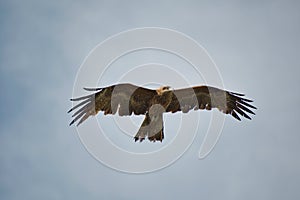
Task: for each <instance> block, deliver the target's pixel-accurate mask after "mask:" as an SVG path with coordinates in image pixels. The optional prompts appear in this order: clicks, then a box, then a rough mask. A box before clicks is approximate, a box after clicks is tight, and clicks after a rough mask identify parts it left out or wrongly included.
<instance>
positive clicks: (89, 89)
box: [83, 87, 102, 91]
mask: <svg viewBox="0 0 300 200" xmlns="http://www.w3.org/2000/svg"><path fill="white" fill-rule="evenodd" d="M83 89H84V90H86V91H99V90H102V88H86V87H84V88H83Z"/></svg>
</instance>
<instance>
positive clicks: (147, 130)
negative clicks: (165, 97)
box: [134, 113, 164, 142]
mask: <svg viewBox="0 0 300 200" xmlns="http://www.w3.org/2000/svg"><path fill="white" fill-rule="evenodd" d="M146 136H147V137H148V139H149V140H150V141H151V142H156V141H161V142H162V140H163V139H164V127H163V116H162V113H160V114H159V115H157V116H152V118H151V117H150V116H149V114H148V113H147V114H146V116H145V119H144V121H143V123H142V125H141V127H140V129H139V130H138V132H137V134H136V135H135V136H134V140H135V141H138V140H139V141H140V142H142V141H143V140H145V138H146Z"/></svg>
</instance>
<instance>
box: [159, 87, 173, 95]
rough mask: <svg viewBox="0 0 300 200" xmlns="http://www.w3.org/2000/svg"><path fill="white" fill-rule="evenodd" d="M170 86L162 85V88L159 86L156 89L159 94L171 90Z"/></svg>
mask: <svg viewBox="0 0 300 200" xmlns="http://www.w3.org/2000/svg"><path fill="white" fill-rule="evenodd" d="M170 88H171V87H170V86H161V87H160V88H158V89H157V90H156V92H157V94H159V95H162V93H164V92H166V91H169V90H170Z"/></svg>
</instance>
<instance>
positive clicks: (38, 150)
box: [0, 0, 300, 199]
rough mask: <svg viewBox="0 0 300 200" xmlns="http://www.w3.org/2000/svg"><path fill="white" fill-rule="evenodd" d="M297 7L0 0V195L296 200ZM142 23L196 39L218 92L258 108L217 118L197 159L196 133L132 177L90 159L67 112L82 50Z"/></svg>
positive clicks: (299, 176) (299, 166)
mask: <svg viewBox="0 0 300 200" xmlns="http://www.w3.org/2000/svg"><path fill="white" fill-rule="evenodd" d="M299 10H300V3H299V2H298V1H223V2H220V1H182V2H181V3H176V2H175V1H163V2H161V1H157V2H155V1H132V3H130V4H129V3H128V2H127V3H125V1H119V2H118V1H73V2H71V1H31V0H29V1H14V0H12V1H11V0H10V1H1V3H0V26H1V31H0V56H1V57H0V88H1V98H0V113H1V115H0V118H1V126H0V131H1V132H0V162H1V164H0V199H140V198H142V199H153V198H158V197H159V198H164V199H176V198H177V199H183V198H185V199H299V198H300V191H299V185H300V159H299V152H300V145H299V143H300V133H299V129H298V125H299V122H300V121H299V119H300V118H299V113H298V105H299V103H300V94H299V89H298V86H299V83H300V78H299V77H300V76H299V74H300V61H299V56H300V55H299V52H300V40H299V35H300V12H299ZM145 26H147V27H149V26H155V27H163V28H169V29H174V30H177V31H180V32H183V33H185V34H187V35H189V36H190V37H192V38H193V39H195V40H196V41H197V42H198V43H199V44H201V45H202V46H203V47H204V48H205V49H206V50H207V51H208V53H209V54H210V56H211V57H212V59H213V60H214V62H215V63H216V65H217V66H218V68H219V70H220V73H221V75H222V78H223V81H224V85H225V88H226V89H228V90H234V91H239V92H243V93H246V94H247V96H248V97H249V98H252V99H254V100H255V103H254V104H255V105H256V106H257V107H258V110H257V112H256V113H257V115H256V116H254V117H253V120H252V121H248V120H243V121H242V122H238V121H236V120H234V119H233V118H232V117H230V116H228V117H226V119H225V125H224V129H223V131H222V136H221V138H220V140H219V142H218V144H217V145H216V147H215V148H214V150H213V151H212V152H211V154H210V155H209V156H208V157H207V158H205V159H204V160H199V159H198V150H199V147H200V145H201V143H202V140H203V134H204V132H203V131H201V130H200V131H199V134H198V135H197V136H196V138H195V141H194V143H193V144H192V146H191V148H189V149H188V151H187V152H185V154H184V155H183V156H182V157H181V158H180V159H179V160H178V161H176V162H175V163H174V164H172V165H171V166H169V167H167V168H164V169H162V170H159V171H156V172H153V173H148V174H139V175H134V174H127V173H121V172H118V171H115V170H112V169H110V168H109V167H106V166H105V165H103V164H101V163H100V162H98V161H97V160H96V159H94V158H93V156H91V154H89V152H87V151H86V149H85V148H84V146H83V144H82V143H81V142H80V139H79V137H78V134H77V132H76V129H75V128H74V127H69V126H68V124H69V122H70V120H71V116H70V115H68V114H67V113H66V111H67V110H68V109H69V108H70V107H71V103H70V102H69V98H70V97H71V96H72V90H73V84H74V81H75V77H76V73H77V71H78V69H79V66H80V65H81V63H82V62H83V60H84V58H85V57H86V56H87V55H88V53H89V52H90V51H91V50H92V49H93V48H94V47H95V46H96V45H97V44H99V43H100V42H102V41H104V40H105V39H106V38H108V37H109V36H111V35H114V34H117V33H119V32H121V31H125V30H128V29H132V28H138V27H145ZM123 62H124V63H126V62H125V61H123ZM118 63H120V64H122V60H120V62H118ZM124 63H123V64H124ZM127 64H128V63H127ZM109 77H110V76H108V77H106V81H110V82H111V84H113V83H115V82H116V80H115V77H113V76H111V78H109ZM162 82H163V81H162ZM193 83H194V82H193ZM199 84H203V80H199ZM83 87H84V86H83ZM210 115H211V112H203V118H204V121H203V123H204V122H206V121H205V120H206V119H208V118H209V117H210ZM103 118H104V117H103V115H99V117H98V120H101V119H103ZM176 120H177V119H176ZM176 120H174V121H175V122H174V121H172V118H171V117H168V119H167V123H166V124H165V127H166V129H167V128H168V127H169V128H168V129H169V130H170V127H174V126H177V121H176ZM111 130H114V128H112V129H111ZM168 134H169V135H170V134H171V133H166V139H165V141H164V142H166V143H168V142H170V138H171V136H168ZM116 137H117V136H116ZM118 142H120V143H123V144H124V143H126V142H128V143H132V142H133V141H132V140H131V138H129V137H128V138H124V140H122V141H118ZM142 144H143V143H142ZM137 145H139V146H142V145H141V144H137ZM145 145H146V146H149V145H151V143H150V144H149V143H148V141H145ZM108 153H109V152H108Z"/></svg>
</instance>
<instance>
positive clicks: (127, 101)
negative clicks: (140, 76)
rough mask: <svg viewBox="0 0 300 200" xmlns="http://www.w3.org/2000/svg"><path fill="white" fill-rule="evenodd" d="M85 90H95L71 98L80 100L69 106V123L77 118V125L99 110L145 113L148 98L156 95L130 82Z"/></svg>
mask: <svg viewBox="0 0 300 200" xmlns="http://www.w3.org/2000/svg"><path fill="white" fill-rule="evenodd" d="M84 89H85V90H87V91H97V92H96V93H93V94H90V95H87V96H83V97H79V98H75V99H71V101H81V102H80V103H79V104H77V105H75V106H74V107H73V108H71V109H70V110H69V111H68V113H69V112H72V111H74V110H76V109H77V111H76V112H75V113H73V115H72V117H74V119H73V120H72V121H71V123H70V125H72V124H73V123H75V122H76V121H78V120H79V122H78V124H77V126H78V125H79V124H81V123H82V122H83V121H85V120H86V119H87V118H88V117H89V116H91V115H96V114H97V113H98V112H99V111H104V114H105V115H106V114H116V112H117V111H118V113H119V115H120V116H123V115H131V114H132V113H134V114H136V115H140V114H145V113H146V112H147V110H148V108H149V103H150V100H151V99H152V98H153V96H154V95H156V94H157V93H156V91H155V90H151V89H147V88H143V87H138V86H136V85H132V84H118V85H112V86H109V87H105V88H96V89H88V88H84Z"/></svg>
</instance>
